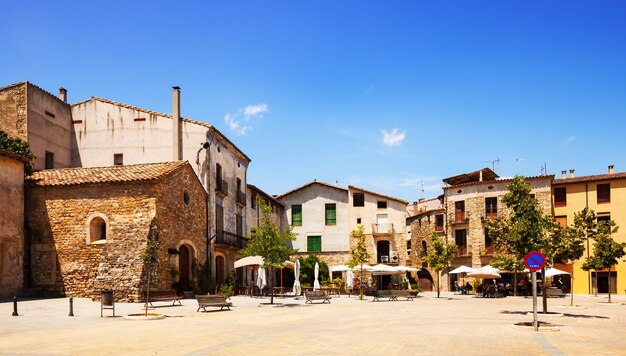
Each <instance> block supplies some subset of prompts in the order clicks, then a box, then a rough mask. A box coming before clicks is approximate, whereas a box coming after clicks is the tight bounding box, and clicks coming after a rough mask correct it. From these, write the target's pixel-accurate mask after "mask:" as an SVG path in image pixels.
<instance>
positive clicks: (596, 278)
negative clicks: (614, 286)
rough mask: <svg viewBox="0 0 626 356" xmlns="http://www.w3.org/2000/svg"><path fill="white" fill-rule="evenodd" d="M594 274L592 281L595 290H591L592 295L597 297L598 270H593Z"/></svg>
mask: <svg viewBox="0 0 626 356" xmlns="http://www.w3.org/2000/svg"><path fill="white" fill-rule="evenodd" d="M594 272H595V273H594V275H595V276H594V277H593V279H594V280H595V281H596V288H594V290H593V295H595V296H596V297H597V296H598V270H595V271H594Z"/></svg>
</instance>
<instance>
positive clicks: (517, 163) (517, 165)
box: [515, 158, 524, 175]
mask: <svg viewBox="0 0 626 356" xmlns="http://www.w3.org/2000/svg"><path fill="white" fill-rule="evenodd" d="M523 160H524V158H516V159H515V175H518V168H519V161H523Z"/></svg>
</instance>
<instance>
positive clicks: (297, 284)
mask: <svg viewBox="0 0 626 356" xmlns="http://www.w3.org/2000/svg"><path fill="white" fill-rule="evenodd" d="M293 273H294V275H295V277H296V280H295V281H294V282H293V294H294V295H295V296H296V297H297V296H299V295H300V294H301V293H302V288H301V287H300V260H296V264H295V266H294V269H293Z"/></svg>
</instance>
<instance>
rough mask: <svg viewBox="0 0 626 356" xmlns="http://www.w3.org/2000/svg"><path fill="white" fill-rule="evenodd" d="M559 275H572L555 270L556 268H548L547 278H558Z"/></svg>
mask: <svg viewBox="0 0 626 356" xmlns="http://www.w3.org/2000/svg"><path fill="white" fill-rule="evenodd" d="M558 274H570V273H569V272H566V271H562V270H560V269H557V268H554V267H551V268H548V269H547V270H546V277H552V276H556V275H558Z"/></svg>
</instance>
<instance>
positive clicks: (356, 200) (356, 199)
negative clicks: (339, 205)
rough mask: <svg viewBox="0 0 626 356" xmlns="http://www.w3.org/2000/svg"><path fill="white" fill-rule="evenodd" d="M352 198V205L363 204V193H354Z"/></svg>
mask: <svg viewBox="0 0 626 356" xmlns="http://www.w3.org/2000/svg"><path fill="white" fill-rule="evenodd" d="M352 199H353V200H352V206H365V194H363V193H354V194H353V195H352Z"/></svg>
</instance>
